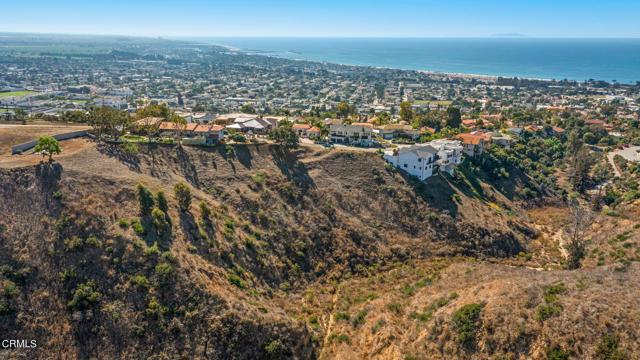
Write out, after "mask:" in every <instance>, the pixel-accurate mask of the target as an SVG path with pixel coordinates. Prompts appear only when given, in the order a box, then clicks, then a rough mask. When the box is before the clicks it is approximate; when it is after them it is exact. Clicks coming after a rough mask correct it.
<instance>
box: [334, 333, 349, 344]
mask: <svg viewBox="0 0 640 360" xmlns="http://www.w3.org/2000/svg"><path fill="white" fill-rule="evenodd" d="M329 341H331V342H334V341H335V342H338V343H341V344H351V339H350V338H349V336H348V335H347V334H340V333H332V334H331V335H329Z"/></svg>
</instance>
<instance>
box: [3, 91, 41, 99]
mask: <svg viewBox="0 0 640 360" xmlns="http://www.w3.org/2000/svg"><path fill="white" fill-rule="evenodd" d="M30 94H35V91H30V90H22V91H9V92H0V99H2V98H8V97H14V96H17V97H19V96H25V95H30Z"/></svg>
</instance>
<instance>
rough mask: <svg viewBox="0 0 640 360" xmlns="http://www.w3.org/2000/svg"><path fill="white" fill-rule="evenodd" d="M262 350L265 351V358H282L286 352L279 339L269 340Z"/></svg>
mask: <svg viewBox="0 0 640 360" xmlns="http://www.w3.org/2000/svg"><path fill="white" fill-rule="evenodd" d="M264 351H265V352H266V353H267V359H284V358H285V357H286V356H287V353H288V351H287V348H286V347H285V346H284V344H283V343H282V341H280V340H273V341H271V342H269V343H268V344H267V345H266V346H265V347H264Z"/></svg>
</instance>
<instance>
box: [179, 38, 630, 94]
mask: <svg viewBox="0 0 640 360" xmlns="http://www.w3.org/2000/svg"><path fill="white" fill-rule="evenodd" d="M189 40H193V41H199V42H203V43H207V44H212V45H220V46H225V47H229V48H232V49H235V50H237V51H242V52H245V53H249V54H256V55H265V56H274V57H279V58H286V59H292V60H307V61H317V62H328V63H335V64H343V65H356V66H371V67H383V68H391V69H402V70H418V71H429V72H440V73H455V74H469V75H478V76H503V77H521V78H535V79H549V80H551V79H554V80H563V79H568V80H576V81H585V80H590V79H594V80H601V81H607V82H615V81H617V82H620V83H627V84H634V83H636V82H638V81H640V39H635V38H614V39H608V38H594V39H588V38H572V39H569V38H567V39H560V38H529V37H506V38H503V37H495V38H293V37H292V38H272V37H264V38H257V37H206V38H205V37H203V38H190V39H189Z"/></svg>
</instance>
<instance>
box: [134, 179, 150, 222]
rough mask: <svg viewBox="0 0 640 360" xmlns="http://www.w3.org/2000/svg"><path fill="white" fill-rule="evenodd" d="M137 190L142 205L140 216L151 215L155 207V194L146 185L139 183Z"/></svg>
mask: <svg viewBox="0 0 640 360" xmlns="http://www.w3.org/2000/svg"><path fill="white" fill-rule="evenodd" d="M136 192H137V193H138V203H139V205H140V216H149V215H151V209H152V208H153V205H154V201H153V194H152V193H151V191H149V189H147V188H146V187H145V186H144V185H142V184H138V185H137V186H136Z"/></svg>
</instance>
